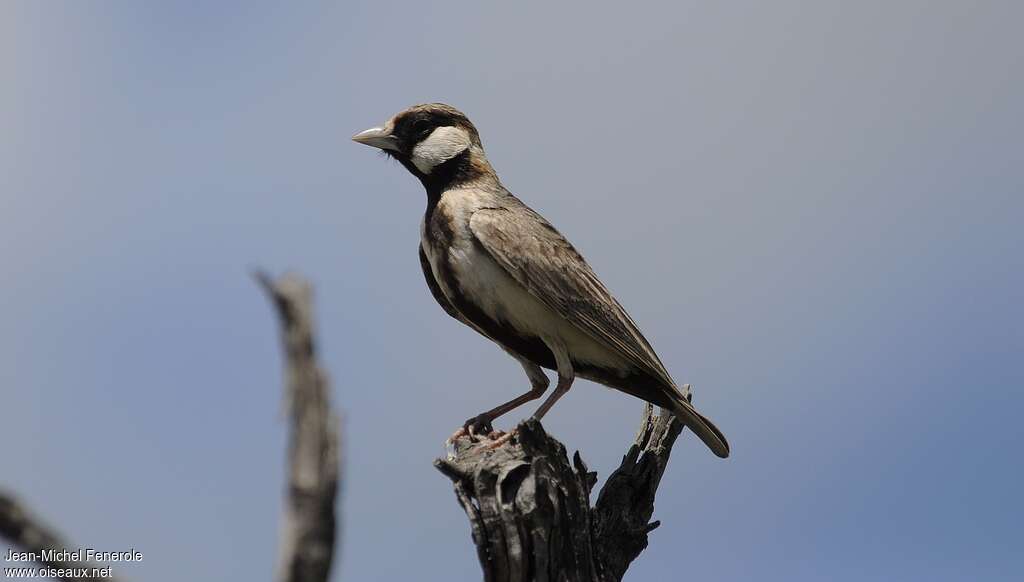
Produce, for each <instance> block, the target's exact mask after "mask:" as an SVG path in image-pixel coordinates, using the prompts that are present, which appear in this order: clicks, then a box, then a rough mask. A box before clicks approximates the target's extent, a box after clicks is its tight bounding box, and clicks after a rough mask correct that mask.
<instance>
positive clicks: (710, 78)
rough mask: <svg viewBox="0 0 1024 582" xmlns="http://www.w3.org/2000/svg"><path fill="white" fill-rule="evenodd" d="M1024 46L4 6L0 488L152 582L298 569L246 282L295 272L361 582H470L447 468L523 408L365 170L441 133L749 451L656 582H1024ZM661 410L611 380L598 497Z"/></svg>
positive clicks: (792, 17) (865, 9)
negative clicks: (454, 448) (407, 137)
mask: <svg viewBox="0 0 1024 582" xmlns="http://www.w3.org/2000/svg"><path fill="white" fill-rule="evenodd" d="M1022 17H1024V10H1022V9H1021V7H1020V5H1019V4H1018V3H1013V2H975V3H960V2H927V3H925V2H901V3H888V2H861V3H856V4H853V3H838V2H818V3H813V4H809V3H800V2H777V3H771V4H770V5H769V4H767V3H754V2H732V3H710V2H681V3H679V2H677V3H664V4H647V3H643V4H630V5H626V4H624V3H611V2H610V3H594V2H587V3H560V4H558V5H549V4H547V3H539V2H520V3H516V4H515V5H514V6H513V5H507V6H487V5H483V4H482V3H465V4H459V3H435V4H431V5H423V4H420V5H400V4H387V3H380V2H378V3H369V2H368V3H345V4H342V3H330V2H325V3H314V2H303V3H291V4H289V5H288V6H285V5H283V4H277V3H269V2H245V3H241V2H237V3H231V2H219V3H215V4H209V3H162V4H158V3H149V2H137V3H115V2H109V3H89V4H85V3H70V2H67V3H41V2H6V3H4V4H3V5H2V6H0V73H2V79H3V80H4V81H3V88H4V90H3V91H0V266H2V267H3V269H4V272H5V277H4V284H3V285H0V316H2V319H3V321H4V322H5V325H3V326H2V328H0V386H2V388H0V390H3V396H4V398H3V405H2V408H0V419H2V422H0V436H2V437H3V442H4V456H3V466H2V467H3V474H2V475H3V476H2V479H0V486H2V487H5V488H8V489H11V490H14V491H17V492H19V493H20V494H21V495H22V496H23V497H24V498H25V499H26V500H27V501H28V502H29V503H30V504H31V505H32V506H33V507H34V508H35V509H36V510H37V511H38V512H39V513H40V514H41V515H43V516H44V517H45V518H47V519H50V520H52V521H55V522H58V523H60V524H61V526H62V528H63V529H64V530H65V531H66V532H67V533H68V535H69V536H70V537H71V538H72V539H73V540H75V541H76V542H77V543H80V544H82V545H93V546H95V547H98V548H101V549H109V550H123V549H127V548H129V547H134V548H136V549H138V550H140V551H141V552H143V554H144V560H143V562H142V563H141V564H138V565H134V566H130V567H125V568H123V569H122V570H121V571H122V572H123V573H125V574H127V575H128V576H129V577H131V578H132V579H138V580H149V581H161V580H178V579H180V578H181V575H182V573H186V574H188V575H190V576H193V577H197V578H201V579H211V580H232V579H255V578H260V577H266V576H269V575H270V572H272V570H273V564H274V560H275V551H276V535H277V529H276V528H277V522H278V518H279V514H280V494H281V491H282V478H283V466H284V464H283V447H284V425H283V423H282V419H281V416H280V399H281V397H280V379H281V362H280V356H279V354H278V346H277V343H276V342H277V338H276V335H275V334H276V329H275V325H276V323H275V320H274V319H273V317H272V314H271V312H270V310H269V308H268V306H267V304H266V300H265V299H264V297H263V296H262V295H261V293H260V292H259V291H258V289H257V288H256V287H255V285H254V284H253V283H252V281H251V280H250V279H249V277H248V270H249V269H250V268H252V267H256V266H259V267H263V268H267V269H271V270H274V271H283V270H286V269H294V270H297V271H299V272H301V273H303V274H305V275H307V276H308V277H309V278H311V279H312V280H313V281H314V283H315V284H316V292H317V308H318V312H319V319H320V335H321V340H322V346H323V353H322V356H323V362H324V364H325V365H326V366H327V367H328V368H329V370H330V372H331V376H332V380H333V383H334V397H335V401H336V403H337V405H338V406H339V407H340V408H342V409H343V431H344V435H343V436H344V444H343V448H344V451H343V454H344V469H343V470H344V479H345V482H344V489H343V498H342V512H343V527H344V531H343V534H342V543H341V547H340V554H339V558H340V568H339V569H338V570H337V571H336V572H335V579H336V580H410V579H415V580H424V581H431V580H438V581H440V580H463V579H467V580H472V579H476V578H477V577H478V572H479V570H478V567H477V565H476V563H475V555H474V552H473V550H472V545H471V543H470V539H469V529H468V526H467V524H466V521H465V518H464V517H463V516H462V514H461V511H460V509H459V508H458V506H457V505H456V503H455V500H454V497H453V495H452V494H451V491H450V487H449V485H448V483H447V481H446V480H445V479H444V478H443V477H441V476H440V475H439V474H437V473H436V471H435V470H434V469H433V468H432V467H431V460H432V459H433V458H434V457H436V456H438V455H440V454H442V452H443V451H442V441H443V440H444V438H445V437H446V436H447V435H448V434H449V433H450V432H451V431H452V430H453V429H454V428H455V427H456V426H457V425H458V424H459V423H460V422H462V421H463V420H464V419H465V418H467V417H469V416H471V415H473V414H476V413H477V412H479V411H481V410H483V409H486V408H489V407H490V406H492V405H494V404H495V403H498V402H501V401H504V400H506V399H508V398H509V397H510V396H511V395H513V394H518V393H520V392H522V391H523V389H524V388H525V387H526V382H525V378H524V377H523V376H522V372H521V370H520V369H519V367H518V364H516V363H515V362H514V361H513V360H511V359H510V358H508V357H507V356H506V355H505V354H504V353H502V352H501V351H500V350H498V349H497V348H495V347H494V346H492V345H490V344H489V343H487V342H486V341H484V340H482V339H481V338H479V337H477V336H476V335H475V334H474V333H473V332H471V331H469V330H467V329H465V328H462V327H460V326H459V325H458V324H456V323H455V322H453V321H452V320H450V319H449V318H448V317H447V316H446V315H444V313H443V312H442V311H441V310H440V308H438V307H437V306H436V305H435V304H434V303H433V300H432V299H431V297H430V295H429V293H428V292H427V289H426V286H425V284H424V283H423V281H422V277H421V274H420V270H419V265H418V259H417V257H416V251H415V246H416V244H417V243H418V224H419V219H420V216H421V213H422V210H423V205H424V195H423V193H422V192H421V189H420V186H419V185H418V184H417V183H416V182H415V180H414V179H413V178H412V177H410V176H408V175H407V174H406V173H405V172H404V170H403V169H402V168H401V167H400V166H398V165H397V164H395V163H393V162H390V161H387V160H385V159H383V158H381V157H379V156H376V155H374V154H372V152H370V151H369V150H368V149H367V148H365V147H361V146H358V145H356V144H353V143H351V142H349V139H348V138H349V136H350V135H351V134H353V133H354V132H356V131H358V130H361V129H364V128H366V127H370V126H372V125H376V124H378V123H379V122H381V121H383V120H385V119H386V118H387V117H388V116H390V115H391V114H393V113H394V112H396V111H398V110H399V109H402V108H404V107H406V106H408V105H411V104H414V103H419V102H424V101H445V102H448V103H451V104H453V105H455V106H457V107H459V108H461V109H463V110H464V111H465V112H466V113H467V114H468V115H469V116H470V118H471V119H473V120H474V121H475V122H476V124H477V126H478V127H479V129H480V131H481V134H482V136H483V140H484V145H485V147H486V149H487V152H488V155H489V157H490V159H491V161H492V163H493V164H494V166H495V167H496V168H497V170H498V173H499V175H500V176H501V177H502V179H503V181H504V183H505V185H506V186H507V187H509V188H510V189H511V190H512V191H513V192H515V193H516V194H517V195H519V196H520V197H521V198H522V199H524V200H525V201H526V202H527V203H528V204H531V205H532V206H533V207H534V208H536V209H537V210H539V211H541V212H542V213H544V214H545V215H546V216H547V217H548V218H549V219H550V220H551V221H552V222H553V223H555V224H556V225H557V226H558V227H559V228H560V229H561V230H562V231H563V232H564V233H565V234H566V235H567V236H568V237H569V238H570V239H572V240H573V241H574V242H575V243H576V245H577V246H578V247H579V248H580V250H581V251H582V252H583V254H584V255H585V256H586V257H587V258H588V259H589V260H590V262H591V263H592V265H593V266H594V268H595V269H596V271H597V272H598V273H599V274H600V275H601V276H602V278H603V279H604V280H605V282H606V283H607V284H608V286H609V287H610V288H611V289H612V290H613V291H614V292H615V293H616V295H617V296H618V298H619V299H620V301H621V302H622V303H623V304H624V305H625V306H626V307H627V309H628V310H629V311H630V313H631V314H632V315H633V316H634V318H635V319H636V320H637V321H638V323H639V324H640V326H641V328H642V329H643V330H644V331H645V333H646V335H647V336H648V338H649V339H650V340H651V342H652V344H653V345H654V347H655V348H656V349H657V351H658V352H659V354H660V355H661V358H662V360H664V361H665V364H666V365H667V367H668V368H669V370H670V371H671V372H672V374H673V376H675V377H676V378H677V379H678V380H679V381H681V382H690V383H692V384H693V385H694V389H695V402H697V403H698V405H699V406H700V408H701V409H702V410H703V411H705V412H706V414H707V415H708V416H710V417H711V418H713V419H715V421H716V423H717V424H718V425H719V426H720V427H721V428H722V430H723V431H724V432H725V433H726V434H727V435H728V437H729V439H730V443H731V445H732V447H733V457H731V458H730V459H729V460H727V461H721V460H719V459H716V458H715V457H713V456H712V455H710V454H709V453H708V452H707V451H706V450H705V449H704V448H703V447H702V446H701V445H700V443H699V442H698V441H697V440H696V439H695V438H693V437H692V436H688V437H686V438H684V439H682V440H681V441H680V443H679V444H678V445H677V449H676V451H675V453H674V455H673V461H672V464H671V465H670V466H669V469H668V472H667V473H666V476H665V479H664V481H663V484H662V488H661V490H660V495H659V498H658V502H657V506H656V511H655V518H657V519H660V520H662V522H663V526H662V527H661V528H660V529H658V530H657V531H656V532H654V533H653V534H652V537H651V545H650V547H649V549H648V550H647V551H646V552H645V553H644V554H643V555H642V557H641V558H640V559H639V560H638V561H637V562H635V563H634V565H633V567H632V568H631V569H630V572H629V574H628V575H627V579H632V580H664V579H672V578H675V577H677V576H680V575H683V574H685V576H686V577H687V578H694V579H704V580H751V579H757V580H786V581H792V580H809V581H810V580H822V579H827V580H840V581H841V580H850V581H862V580H900V581H905V580H925V581H929V582H931V581H943V580H950V581H952V580H978V579H983V580H993V581H997V580H1016V579H1019V578H1020V577H1021V575H1022V574H1024V557H1022V554H1021V552H1020V542H1021V529H1020V523H1021V521H1022V519H1024V503H1022V501H1021V497H1020V495H1019V491H1021V490H1022V489H1024V469H1022V464H1021V462H1020V454H1019V452H1018V449H1019V448H1020V446H1021V445H1022V444H1024V443H1022V440H1024V439H1022V437H1024V429H1022V425H1021V422H1020V420H1019V417H1020V410H1021V409H1022V407H1024V395H1022V387H1024V367H1022V364H1021V360H1022V358H1021V354H1022V353H1024V338H1022V331H1021V330H1022V323H1024V317H1022V308H1021V300H1020V298H1021V296H1022V291H1024V268H1022V267H1024V265H1022V259H1021V248H1022V243H1024V235H1022V234H1021V227H1020V225H1021V222H1022V218H1024V196H1022V192H1024V169H1022V168H1021V151H1022V146H1024V143H1022V138H1021V135H1022V134H1024V107H1022V105H1021V103H1024V72H1022V69H1021V67H1020V63H1021V62H1022V59H1024V45H1022V44H1021V41H1020V40H1019V30H1018V28H1019V26H1018V25H1019V23H1020V22H1021V18H1022ZM640 410H641V406H640V404H639V403H638V402H637V401H635V400H632V399H630V398H629V397H627V396H625V395H622V394H619V393H616V392H612V391H610V390H606V389H603V388H600V387H598V386H596V385H593V384H590V383H587V382H582V381H581V382H580V383H578V385H577V386H576V387H575V388H574V389H573V391H572V392H570V394H569V395H568V396H566V397H565V399H564V400H563V401H562V402H560V404H559V406H558V407H556V408H555V409H554V410H553V411H552V413H551V414H550V415H549V416H548V417H547V418H546V419H545V426H546V427H547V428H548V430H549V431H550V432H552V433H554V434H555V435H556V436H558V437H559V438H560V439H561V440H563V441H564V442H565V443H566V445H567V446H568V448H569V449H570V450H575V449H579V450H581V451H582V452H583V455H584V458H585V459H586V460H587V461H588V463H589V464H590V466H591V467H592V468H594V469H595V470H597V471H598V472H599V474H600V475H601V477H604V476H606V475H607V473H608V472H609V471H610V470H611V469H612V468H613V467H614V466H615V465H616V464H617V462H618V459H619V457H620V456H621V454H622V453H623V452H624V451H625V445H626V444H627V443H628V442H629V440H630V438H631V436H632V433H633V431H634V429H635V424H636V422H637V421H638V419H639V416H640ZM528 413H529V409H526V410H523V411H521V412H517V413H513V415H511V417H510V418H509V419H507V420H506V421H505V423H504V426H506V427H507V426H509V425H510V424H511V423H512V422H514V421H515V420H516V419H518V418H521V417H522V416H525V415H526V414H528ZM499 424H500V423H499Z"/></svg>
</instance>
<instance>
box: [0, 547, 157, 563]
mask: <svg viewBox="0 0 1024 582" xmlns="http://www.w3.org/2000/svg"><path fill="white" fill-rule="evenodd" d="M4 560H6V561H8V562H44V563H50V564H52V563H57V562H141V561H142V552H140V551H138V550H136V549H135V548H132V549H130V550H128V551H126V552H105V551H102V550H97V549H94V548H78V549H75V550H67V549H62V550H58V549H45V550H39V551H38V552H16V551H14V550H12V549H8V550H7V553H6V554H4Z"/></svg>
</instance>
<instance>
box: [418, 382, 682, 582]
mask: <svg viewBox="0 0 1024 582" xmlns="http://www.w3.org/2000/svg"><path fill="white" fill-rule="evenodd" d="M685 390H686V392H687V393H688V391H689V386H686V387H685ZM682 428H683V427H682V424H680V423H679V421H678V420H676V419H675V417H673V416H671V415H665V414H662V415H658V416H655V414H654V409H653V407H652V406H650V405H647V406H646V407H645V408H644V414H643V420H642V422H641V425H640V429H639V431H638V432H637V435H636V439H635V441H634V443H633V444H632V445H631V446H630V448H629V450H628V451H627V453H626V455H625V456H624V457H623V458H622V463H621V464H620V465H619V467H618V468H617V469H616V470H615V471H614V472H613V473H612V474H611V476H610V477H609V478H608V481H607V482H606V483H605V485H604V487H602V489H601V492H600V493H599V494H598V498H597V502H596V504H595V505H594V507H591V506H590V492H591V489H592V488H593V487H594V484H595V483H596V481H597V476H596V474H595V473H592V472H590V471H589V470H588V468H587V466H586V464H585V463H584V462H583V459H582V458H581V457H580V454H579V453H578V452H577V453H575V454H574V455H573V461H572V464H570V462H569V459H568V457H567V455H566V451H565V446H563V445H562V443H560V442H558V441H557V440H556V439H554V438H553V437H551V436H549V435H548V434H547V433H546V432H545V431H544V427H542V426H541V424H540V422H538V421H536V420H533V419H530V420H526V421H524V422H523V423H521V424H520V425H519V426H518V428H517V430H516V436H515V437H514V438H513V439H512V440H510V441H509V442H507V443H505V444H504V445H502V446H500V447H498V448H496V449H491V448H489V447H488V441H487V440H486V439H485V440H482V441H477V442H474V441H473V440H472V439H471V438H469V437H461V438H459V439H458V440H457V441H456V442H455V443H454V447H455V452H454V454H452V455H450V456H449V458H447V459H438V460H437V461H435V463H434V464H435V466H436V467H437V468H438V469H439V470H440V471H441V472H442V473H444V474H445V475H446V476H448V477H449V478H450V479H451V480H452V482H453V484H454V486H455V495H456V498H457V499H458V501H459V503H460V505H461V506H462V508H463V510H464V511H465V512H466V516H467V517H468V518H469V522H470V531H471V533H472V538H473V543H474V544H476V548H477V556H478V558H479V560H480V566H481V568H482V569H483V575H484V580H485V581H486V582H532V581H537V582H543V581H551V582H618V581H620V580H622V577H623V575H624V574H625V572H626V569H627V568H628V567H629V564H630V563H631V562H632V561H633V560H634V559H636V557H637V556H639V555H640V552H642V551H643V550H644V549H645V548H646V547H647V535H648V534H649V533H650V532H651V531H652V530H653V529H654V528H656V527H658V525H659V522H653V523H652V522H650V519H651V516H652V514H653V513H654V497H655V494H656V493H657V490H658V485H659V483H660V482H661V476H662V475H663V474H664V472H665V467H666V465H667V464H668V459H669V455H670V454H671V451H672V445H673V444H674V443H675V440H676V438H677V437H678V436H679V434H680V432H682Z"/></svg>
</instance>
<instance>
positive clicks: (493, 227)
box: [469, 196, 675, 386]
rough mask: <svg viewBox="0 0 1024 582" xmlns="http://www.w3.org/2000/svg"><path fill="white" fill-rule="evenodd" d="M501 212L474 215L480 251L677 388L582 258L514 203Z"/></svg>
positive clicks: (581, 326) (540, 219)
mask: <svg viewBox="0 0 1024 582" xmlns="http://www.w3.org/2000/svg"><path fill="white" fill-rule="evenodd" d="M509 198H510V202H509V203H508V204H506V205H504V206H503V207H501V208H482V209H480V210H477V211H476V212H475V213H473V216H471V217H470V220H469V228H470V230H471V231H472V232H473V235H474V236H475V237H476V239H477V241H479V243H480V245H481V246H482V247H483V248H484V249H485V250H486V251H487V252H488V253H489V254H490V255H491V257H493V258H494V260H495V261H497V263H498V264H499V265H501V266H502V267H503V268H504V269H505V270H506V271H507V272H508V273H509V274H510V275H512V277H513V278H514V279H515V280H516V281H518V282H519V283H520V284H521V285H523V286H524V287H526V288H527V289H528V290H529V292H530V293H531V294H532V295H533V296H534V297H536V298H537V299H539V300H540V301H542V302H543V303H544V304H545V305H547V306H548V307H550V308H551V309H553V310H554V311H555V312H556V313H558V314H559V315H561V316H562V317H564V318H565V319H566V320H568V321H569V322H570V323H572V324H573V325H575V326H576V327H578V328H579V329H581V330H583V331H584V332H585V333H587V334H588V335H590V337H592V338H594V339H595V340H597V341H598V342H600V343H602V344H603V345H605V346H607V347H609V348H611V349H613V350H614V351H615V352H617V353H618V354H620V355H621V356H623V357H625V358H626V359H627V360H628V361H630V362H631V363H633V364H634V365H636V366H637V367H639V368H640V369H642V370H644V371H646V372H648V373H650V374H652V375H654V376H655V377H656V378H658V379H659V380H661V381H662V382H664V383H665V384H666V385H667V386H675V383H674V382H673V381H672V378H671V376H669V374H668V371H666V370H665V366H664V365H663V364H662V363H661V360H659V359H658V356H657V354H655V353H654V350H653V349H652V348H651V345H650V344H649V343H647V340H646V339H645V338H644V336H643V334H641V333H640V330H639V329H637V326H636V323H634V322H633V320H632V319H631V318H630V317H629V315H628V314H627V313H626V310H625V309H623V308H622V306H621V305H619V302H618V301H616V300H615V298H614V297H612V294H611V293H610V292H609V291H608V289H607V288H605V286H604V284H603V283H601V281H600V280H599V279H598V278H597V275H596V274H594V271H593V270H592V269H591V268H590V265H588V264H587V262H586V261H585V260H583V257H582V256H580V254H579V253H578V252H577V251H576V249H575V248H573V246H572V244H570V243H569V241H567V240H565V237H563V236H562V235H561V233H559V232H558V231H557V230H555V227H553V226H551V224H550V223H548V221H547V220H545V219H544V217H542V216H541V215H539V214H537V213H536V212H534V211H533V210H532V209H530V208H529V207H527V206H526V205H524V204H523V203H522V202H519V200H517V199H515V198H514V197H511V196H510V197H509Z"/></svg>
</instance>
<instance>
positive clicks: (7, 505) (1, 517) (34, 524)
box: [0, 492, 118, 582]
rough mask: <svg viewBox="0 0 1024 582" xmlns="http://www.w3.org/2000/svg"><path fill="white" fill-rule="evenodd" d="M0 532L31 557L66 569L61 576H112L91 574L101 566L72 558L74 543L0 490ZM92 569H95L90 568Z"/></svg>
mask: <svg viewBox="0 0 1024 582" xmlns="http://www.w3.org/2000/svg"><path fill="white" fill-rule="evenodd" d="M0 536H3V537H4V538H6V539H7V540H8V541H10V542H11V543H12V544H14V545H16V546H18V547H19V548H21V549H22V550H23V551H25V552H28V553H29V554H32V555H34V556H35V561H36V562H38V563H39V564H41V565H43V566H46V567H47V568H49V569H51V570H66V571H68V575H66V576H64V577H62V578H61V579H63V580H99V579H101V578H102V579H103V580H113V581H115V582H116V581H117V580H118V579H117V578H116V577H113V576H112V575H99V574H97V575H96V576H94V575H93V573H94V572H97V573H98V572H99V570H101V569H105V568H106V567H105V566H100V565H98V564H96V563H94V562H89V561H86V560H85V559H84V556H82V557H81V559H75V555H74V554H72V552H74V551H77V550H78V549H80V548H78V547H77V546H72V545H69V544H68V543H67V542H66V541H64V536H62V535H60V533H58V532H57V531H56V530H54V529H53V528H51V527H49V526H47V525H45V524H43V522H42V521H40V520H39V519H38V518H36V517H35V516H34V515H32V514H31V513H30V512H29V511H28V510H27V509H25V508H24V507H22V505H21V504H20V503H19V502H18V501H17V500H16V499H15V498H14V497H13V496H12V495H9V494H6V493H3V492H0ZM94 569H95V570H94Z"/></svg>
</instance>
